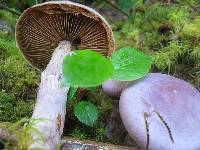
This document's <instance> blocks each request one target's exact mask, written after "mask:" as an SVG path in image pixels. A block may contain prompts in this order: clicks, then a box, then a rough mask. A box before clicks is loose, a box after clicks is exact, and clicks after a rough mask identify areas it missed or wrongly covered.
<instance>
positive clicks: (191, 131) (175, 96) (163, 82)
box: [119, 73, 200, 150]
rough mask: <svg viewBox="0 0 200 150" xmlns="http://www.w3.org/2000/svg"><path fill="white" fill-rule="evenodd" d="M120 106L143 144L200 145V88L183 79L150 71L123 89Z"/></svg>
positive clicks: (159, 147) (195, 149) (156, 147)
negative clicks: (199, 89)
mask: <svg viewBox="0 0 200 150" xmlns="http://www.w3.org/2000/svg"><path fill="white" fill-rule="evenodd" d="M119 109H120V115H121V118H122V121H123V123H124V126H125V128H126V129H127V131H128V133H129V135H130V136H131V137H132V138H133V139H134V140H135V141H136V142H137V144H138V145H139V146H141V147H142V148H146V149H149V150H199V149H200V92H199V91H198V90H197V89H195V88H194V87H192V86H191V85H190V84H189V83H187V82H185V81H183V80H180V79H177V78H175V77H172V76H169V75H165V74H160V73H150V74H148V75H147V76H146V77H145V78H143V79H140V80H138V81H137V82H136V83H134V84H130V85H129V86H128V87H127V88H125V89H124V90H123V92H122V94H121V97H120V102H119Z"/></svg>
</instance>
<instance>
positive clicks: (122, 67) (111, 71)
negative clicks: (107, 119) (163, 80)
mask: <svg viewBox="0 0 200 150" xmlns="http://www.w3.org/2000/svg"><path fill="white" fill-rule="evenodd" d="M150 66H151V58H150V57H149V56H147V55H145V54H144V53H142V52H141V51H139V50H136V49H133V48H122V49H120V50H118V51H116V52H114V53H113V54H112V56H111V57H110V58H108V59H106V58H104V57H103V56H102V55H100V54H98V53H97V52H94V51H90V50H84V51H83V50H77V51H75V52H72V54H71V55H70V56H66V57H65V58H64V62H63V75H64V79H63V85H67V86H71V92H69V95H68V99H71V97H72V96H73V94H74V93H75V90H76V89H77V88H78V87H82V88H87V87H94V86H98V85H101V84H102V83H104V82H105V81H106V80H108V79H114V80H121V81H131V80H136V79H139V78H141V77H143V76H145V75H146V74H147V73H148V71H149V70H150ZM71 93H72V94H71ZM74 113H75V116H76V117H77V118H78V120H79V121H81V122H82V123H84V124H86V125H89V126H93V125H94V124H95V122H96V121H97V118H98V109H97V108H96V106H95V105H93V104H92V103H90V102H85V101H81V102H79V103H78V104H76V106H75V108H74Z"/></svg>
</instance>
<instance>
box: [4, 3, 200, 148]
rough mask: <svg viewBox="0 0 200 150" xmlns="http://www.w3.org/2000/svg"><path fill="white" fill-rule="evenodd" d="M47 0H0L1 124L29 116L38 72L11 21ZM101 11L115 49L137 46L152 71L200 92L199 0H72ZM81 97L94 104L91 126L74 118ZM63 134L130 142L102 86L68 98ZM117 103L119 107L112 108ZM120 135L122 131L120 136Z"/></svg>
mask: <svg viewBox="0 0 200 150" xmlns="http://www.w3.org/2000/svg"><path fill="white" fill-rule="evenodd" d="M43 2H46V0H0V122H15V121H17V120H20V119H21V118H23V117H27V118H28V117H30V116H31V114H32V110H33V107H34V103H35V99H36V93H37V87H38V85H39V82H40V75H39V74H40V72H38V71H36V70H34V69H33V68H31V67H30V66H29V65H28V64H27V63H26V62H25V61H24V59H23V58H22V56H21V55H20V53H19V51H18V48H17V47H16V42H15V38H14V31H15V24H16V21H17V19H18V17H19V16H20V14H21V13H22V12H23V11H24V10H25V9H27V8H29V7H31V6H33V5H35V4H38V3H43ZM74 2H78V3H81V4H84V5H87V6H90V7H92V8H94V9H95V10H97V11H98V12H99V13H100V14H102V15H103V16H104V17H105V18H106V20H107V21H108V22H109V24H110V26H111V27H112V29H113V32H114V36H115V41H116V50H117V49H119V48H122V47H133V48H138V49H140V50H141V51H143V52H145V53H146V54H149V55H151V56H152V58H153V66H152V70H151V71H152V72H163V73H167V74H170V75H173V76H176V77H178V78H181V79H184V80H186V81H188V82H189V83H191V84H192V85H193V86H194V87H196V88H197V89H199V90H200V2H199V0H74ZM81 99H87V100H90V101H91V102H92V103H95V104H96V105H97V106H98V109H99V113H100V117H99V119H98V123H97V124H96V126H95V127H93V128H91V127H87V126H85V125H83V124H81V123H80V122H78V121H77V119H76V118H75V117H74V114H73V113H72V108H73V106H74V104H76V103H77V102H79V101H80V100H81ZM67 107H68V108H67V117H66V118H67V121H66V127H67V129H65V132H64V135H67V136H72V137H76V138H79V139H91V140H96V141H101V142H105V141H106V142H110V143H114V144H121V145H126V144H127V143H128V140H127V138H125V137H126V131H125V130H123V125H121V122H120V118H119V117H118V116H117V115H116V114H117V113H114V111H116V109H114V107H115V103H114V102H113V101H111V100H110V99H109V98H108V97H106V96H105V95H104V94H103V93H102V91H101V88H91V89H86V90H85V89H84V90H83V89H82V90H79V92H78V93H76V97H75V98H74V100H73V101H69V102H68V106H67ZM116 107H117V106H116ZM119 133H120V135H119Z"/></svg>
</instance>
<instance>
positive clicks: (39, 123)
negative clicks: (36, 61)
mask: <svg viewBox="0 0 200 150" xmlns="http://www.w3.org/2000/svg"><path fill="white" fill-rule="evenodd" d="M70 51H71V43H70V42H69V41H61V42H60V43H59V45H58V47H57V48H56V49H55V51H54V53H53V55H52V58H51V60H50V62H49V64H48V65H47V67H46V69H45V70H44V71H43V72H42V75H41V83H40V87H39V92H38V95H37V102H36V105H35V109H34V112H33V115H32V119H33V124H34V125H33V126H34V127H35V128H36V129H37V130H38V131H39V132H40V133H41V134H42V137H43V138H44V141H41V135H40V134H38V133H36V132H33V133H32V136H33V139H34V143H33V144H31V145H30V147H29V149H34V148H40V149H44V150H54V149H56V147H59V145H60V138H61V135H62V132H63V127H64V121H65V112H66V101H67V93H68V90H69V87H65V88H63V87H62V86H61V80H62V62H63V59H64V57H65V56H66V55H68V54H70ZM35 119H36V121H35V122H34V120H35ZM37 119H38V120H37ZM42 119H44V120H42Z"/></svg>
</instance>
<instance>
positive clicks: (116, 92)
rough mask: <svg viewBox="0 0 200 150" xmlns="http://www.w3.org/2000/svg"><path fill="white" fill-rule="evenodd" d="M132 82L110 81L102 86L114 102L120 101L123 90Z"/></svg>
mask: <svg viewBox="0 0 200 150" xmlns="http://www.w3.org/2000/svg"><path fill="white" fill-rule="evenodd" d="M130 82H131V81H118V80H108V81H106V82H105V83H103V84H102V90H103V92H104V93H105V94H106V95H107V96H109V97H110V98H112V99H113V100H119V98H120V96H121V93H122V91H123V89H125V88H126V86H127V85H128V84H129V83H130Z"/></svg>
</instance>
